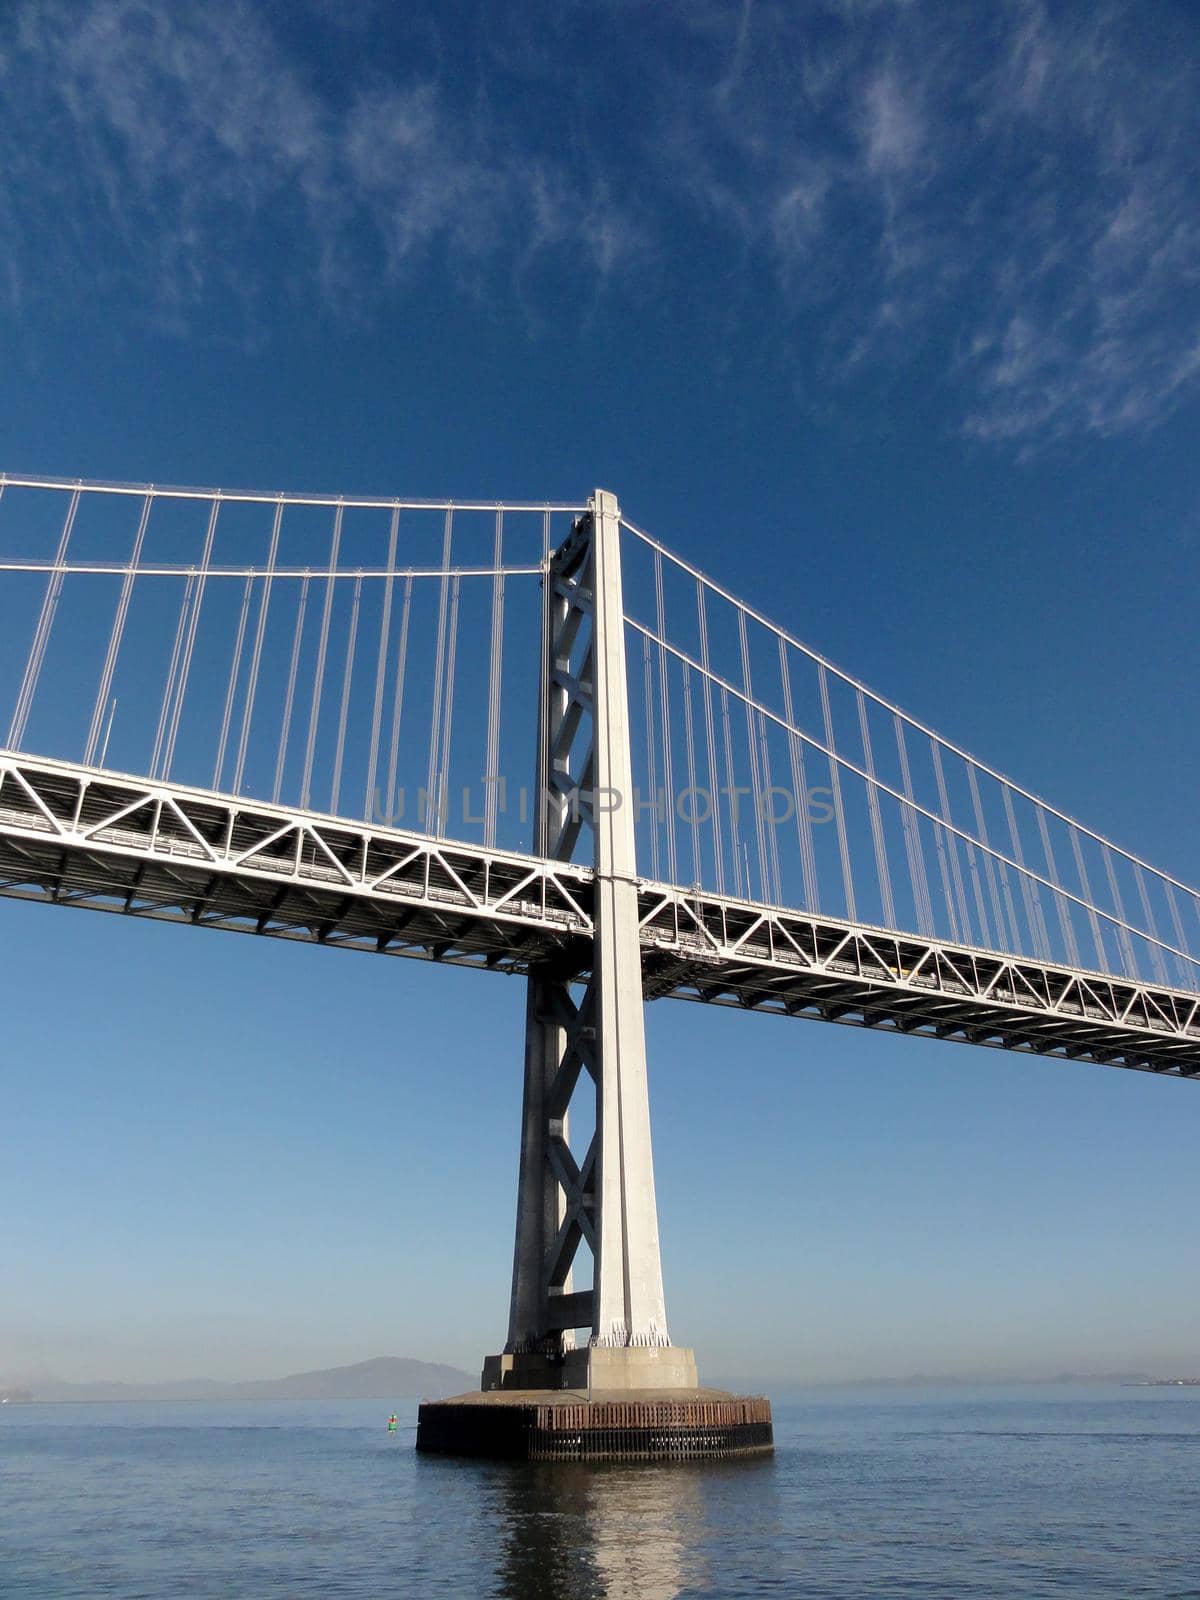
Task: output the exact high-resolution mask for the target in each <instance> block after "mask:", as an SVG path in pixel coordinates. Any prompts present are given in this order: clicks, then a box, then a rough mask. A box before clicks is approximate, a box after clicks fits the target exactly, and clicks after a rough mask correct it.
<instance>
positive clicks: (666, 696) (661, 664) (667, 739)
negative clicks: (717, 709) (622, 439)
mask: <svg viewBox="0 0 1200 1600" xmlns="http://www.w3.org/2000/svg"><path fill="white" fill-rule="evenodd" d="M654 587H655V597H656V602H657V615H658V637H659V646H658V693H659V702H660V705H661V708H662V736H663V752H662V753H663V789H664V791H665V793H666V801H667V876H668V878H669V879H670V881H671V882H672V883H678V881H679V858H678V853H677V851H676V848H675V775H674V769H673V764H672V760H671V743H672V739H671V735H672V731H673V730H672V728H671V685H670V679H669V678H668V676H667V648H666V645H665V644H664V643H663V642H662V641H663V640H665V639H666V637H667V622H666V611H665V608H664V605H663V562H662V551H661V550H656V551H655V552H654Z"/></svg>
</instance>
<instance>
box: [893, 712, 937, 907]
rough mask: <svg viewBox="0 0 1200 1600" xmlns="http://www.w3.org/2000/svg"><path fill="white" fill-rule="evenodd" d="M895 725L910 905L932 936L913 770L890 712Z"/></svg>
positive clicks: (896, 715) (897, 720) (898, 725)
mask: <svg viewBox="0 0 1200 1600" xmlns="http://www.w3.org/2000/svg"><path fill="white" fill-rule="evenodd" d="M892 720H893V722H894V723H895V726H896V751H897V754H898V755H899V757H900V776H901V780H902V783H903V787H904V795H905V799H906V800H907V802H908V804H907V805H903V806H901V808H900V815H901V818H902V822H903V827H904V847H905V850H906V851H907V854H908V872H909V877H910V879H911V881H912V892H913V905H914V906H915V908H916V912H917V926H918V928H919V930H920V931H921V932H922V933H923V934H925V935H926V936H928V937H932V936H933V934H934V931H935V930H934V921H933V901H932V900H931V899H930V898H929V878H928V875H927V874H926V871H925V852H924V846H923V845H922V842H921V825H920V818H919V816H918V814H917V811H916V808H915V807H914V806H913V804H912V800H913V785H912V771H911V769H910V767H909V764H908V746H907V744H906V743H905V741H904V723H903V721H902V720H901V718H900V715H899V713H898V712H893V713H892Z"/></svg>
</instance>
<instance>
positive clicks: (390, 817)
mask: <svg viewBox="0 0 1200 1600" xmlns="http://www.w3.org/2000/svg"><path fill="white" fill-rule="evenodd" d="M412 595H413V581H412V578H411V577H409V578H405V580H404V600H403V602H402V603H401V606H400V639H399V642H398V643H397V646H396V686H395V689H394V690H393V691H392V730H391V744H390V747H389V750H388V782H387V824H388V826H389V827H395V825H396V822H397V821H398V820H399V816H400V815H402V814H403V811H404V807H403V805H401V806H400V811H399V813H398V812H397V810H396V805H397V800H396V769H397V766H398V765H399V761H400V723H401V719H402V718H403V716H404V678H405V672H406V669H407V665H408V624H409V618H410V616H411V614H412Z"/></svg>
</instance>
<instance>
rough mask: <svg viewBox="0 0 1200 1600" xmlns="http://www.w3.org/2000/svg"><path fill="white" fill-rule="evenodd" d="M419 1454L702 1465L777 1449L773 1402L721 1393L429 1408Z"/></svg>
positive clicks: (532, 1399)
mask: <svg viewBox="0 0 1200 1600" xmlns="http://www.w3.org/2000/svg"><path fill="white" fill-rule="evenodd" d="M417 1449H418V1450H421V1451H425V1452H427V1453H429V1454H436V1455H455V1456H483V1457H488V1458H491V1459H492V1460H508V1461H702V1460H717V1459H723V1458H726V1457H729V1456H747V1455H764V1454H766V1453H768V1452H769V1451H771V1450H772V1449H774V1433H773V1430H772V1424H771V1402H770V1401H769V1400H767V1399H765V1398H763V1397H762V1396H758V1395H756V1396H739V1395H733V1394H728V1393H726V1392H725V1391H724V1390H721V1389H660V1390H643V1391H642V1392H641V1393H633V1392H630V1391H628V1390H625V1391H621V1390H615V1391H607V1392H606V1391H598V1390H594V1391H593V1392H592V1395H591V1397H590V1398H589V1397H588V1395H587V1394H586V1392H579V1391H575V1390H565V1389H555V1390H542V1391H537V1390H531V1389H526V1390H519V1389H500V1390H492V1391H490V1392H488V1393H481V1394H464V1395H457V1396H455V1397H454V1398H453V1399H450V1400H427V1401H425V1402H424V1403H423V1404H422V1405H421V1408H420V1410H419V1412H418V1413H417Z"/></svg>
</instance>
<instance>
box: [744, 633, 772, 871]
mask: <svg viewBox="0 0 1200 1600" xmlns="http://www.w3.org/2000/svg"><path fill="white" fill-rule="evenodd" d="M738 644H739V646H740V649H741V656H742V693H743V694H744V695H745V702H746V704H745V709H746V743H747V745H748V746H749V753H750V788H751V791H752V793H753V795H754V842H755V844H756V846H757V848H758V886H759V897H760V899H763V900H766V899H767V898H768V890H767V839H766V832H765V823H764V821H763V793H762V791H763V785H762V774H761V772H760V770H759V763H758V737H757V730H756V726H755V713H754V706H753V704H752V702H753V700H754V686H753V684H752V682H751V680H750V641H749V638H748V637H747V633H746V613H745V610H744V609H743V608H742V607H741V606H739V607H738ZM746 897H747V899H749V898H750V886H749V884H747V886H746Z"/></svg>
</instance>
